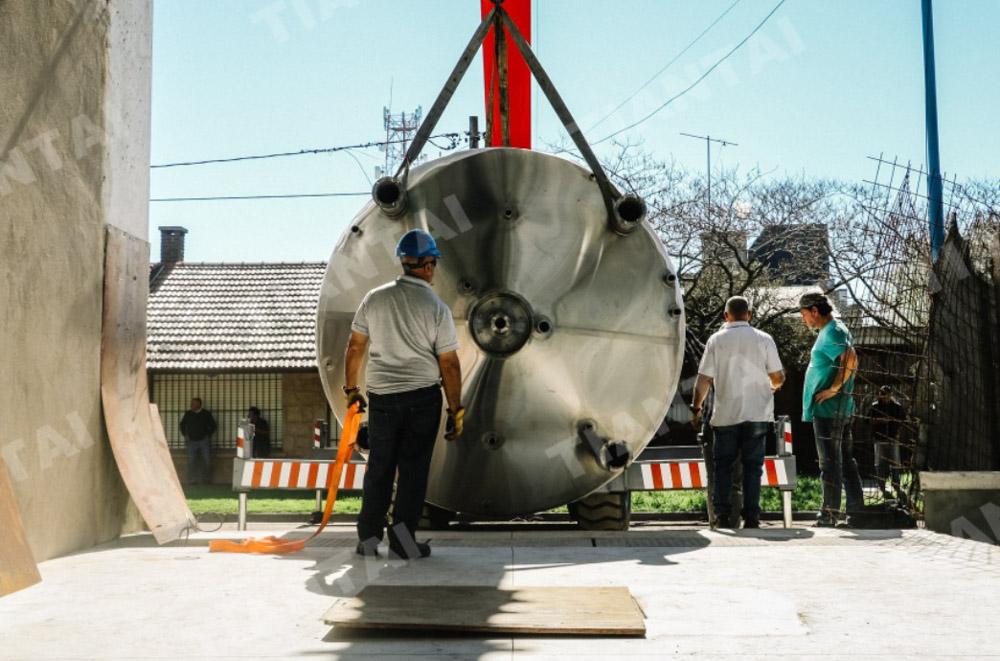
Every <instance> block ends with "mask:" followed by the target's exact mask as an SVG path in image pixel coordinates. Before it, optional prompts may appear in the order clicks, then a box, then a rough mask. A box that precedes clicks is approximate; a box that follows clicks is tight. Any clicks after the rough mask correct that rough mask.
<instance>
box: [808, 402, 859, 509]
mask: <svg viewBox="0 0 1000 661" xmlns="http://www.w3.org/2000/svg"><path fill="white" fill-rule="evenodd" d="M813 433H814V434H815V435H816V454H817V456H818V457H819V468H820V479H821V480H822V482H823V508H822V510H821V511H820V519H824V520H826V521H836V520H837V517H838V515H839V514H840V491H841V489H842V488H846V490H847V512H848V514H850V513H851V512H857V511H860V510H861V509H862V508H863V507H864V494H863V493H862V491H861V474H860V473H859V472H858V462H857V461H855V460H854V437H853V436H852V435H851V425H850V420H849V419H848V418H839V417H838V418H820V417H816V418H813Z"/></svg>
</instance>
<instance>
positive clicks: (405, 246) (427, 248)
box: [396, 230, 441, 259]
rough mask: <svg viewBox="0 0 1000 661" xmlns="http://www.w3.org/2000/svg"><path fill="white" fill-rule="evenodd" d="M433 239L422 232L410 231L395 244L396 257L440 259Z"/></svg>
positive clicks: (439, 253) (439, 252)
mask: <svg viewBox="0 0 1000 661" xmlns="http://www.w3.org/2000/svg"><path fill="white" fill-rule="evenodd" d="M440 256H441V251H440V250H438V247H437V243H436V242H435V241H434V237H433V236H431V235H430V234H428V233H427V232H425V231H423V230H410V231H409V232H407V233H406V234H404V235H403V238H401V239H400V240H399V243H397V244H396V257H416V258H417V259H420V258H422V257H440Z"/></svg>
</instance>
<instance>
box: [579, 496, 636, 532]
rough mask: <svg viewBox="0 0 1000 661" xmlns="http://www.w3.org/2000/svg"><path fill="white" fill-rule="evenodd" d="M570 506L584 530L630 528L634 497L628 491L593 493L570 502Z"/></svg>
mask: <svg viewBox="0 0 1000 661" xmlns="http://www.w3.org/2000/svg"><path fill="white" fill-rule="evenodd" d="M568 508H569V515H570V516H571V517H572V518H573V520H574V521H576V523H577V525H578V526H580V528H581V529H583V530H628V525H629V520H630V519H631V518H632V497H631V494H630V493H629V492H627V491H625V492H618V493H597V494H591V495H590V496H586V497H584V498H581V499H580V500H577V501H574V502H572V503H570V504H569V505H568Z"/></svg>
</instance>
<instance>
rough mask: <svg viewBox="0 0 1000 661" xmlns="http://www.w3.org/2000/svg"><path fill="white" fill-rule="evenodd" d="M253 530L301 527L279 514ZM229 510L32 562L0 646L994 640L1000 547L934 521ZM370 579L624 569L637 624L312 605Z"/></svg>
mask: <svg viewBox="0 0 1000 661" xmlns="http://www.w3.org/2000/svg"><path fill="white" fill-rule="evenodd" d="M260 528H261V529H260V530H256V531H251V533H249V534H251V535H260V534H263V533H266V534H283V533H287V534H288V535H289V536H301V535H303V534H307V533H308V530H306V529H298V530H295V529H289V528H288V527H287V524H285V526H284V527H282V526H280V525H269V526H261V527H260ZM242 535H243V534H242V533H236V532H235V531H233V530H231V529H225V530H222V531H219V532H217V533H211V534H208V533H199V534H197V535H193V536H192V538H191V539H190V540H188V541H187V542H186V543H183V542H182V543H177V544H173V545H170V546H167V547H156V546H155V545H154V544H153V543H152V542H151V540H150V538H149V537H148V536H142V535H140V536H134V537H129V538H125V539H122V540H119V541H118V542H116V543H114V544H109V545H105V546H102V547H98V548H95V549H93V550H91V551H88V552H85V553H80V554H76V555H72V556H68V557H64V558H59V559H56V560H51V561H48V562H45V563H42V565H41V566H40V569H41V572H42V576H43V582H42V583H41V584H39V585H37V586H34V587H32V588H30V589H28V590H25V591H23V592H21V593H17V594H14V595H11V596H9V597H6V598H4V599H2V600H0V641H2V644H0V659H19V660H20V659H42V658H44V659H65V658H80V659H123V658H150V659H152V658H160V659H162V658H171V659H173V658H184V659H195V658H209V657H210V658H230V657H231V658H240V659H255V658H314V657H316V656H319V655H323V656H326V657H330V658H354V657H358V658H361V657H365V658H376V657H393V656H396V657H407V658H456V659H457V658H461V659H468V658H480V659H501V658H502V659H509V658H527V657H544V658H559V657H563V656H573V657H576V658H579V659H583V658H602V659H604V658H608V657H610V656H616V657H621V656H635V657H643V656H647V657H658V658H663V657H669V656H680V655H692V654H701V655H705V656H708V657H710V658H727V657H733V658H735V657H737V656H738V657H741V658H746V657H753V656H759V657H760V658H776V657H779V658H780V657H787V658H803V657H807V656H809V657H811V656H816V655H823V656H824V657H825V658H837V656H843V657H844V658H848V657H851V658H857V657H858V656H886V657H892V658H903V657H911V656H921V657H939V658H952V657H959V658H984V657H989V656H990V655H1000V628H998V627H997V626H996V621H997V620H996V614H997V613H1000V547H995V546H990V545H987V544H983V543H979V542H973V541H969V540H960V539H955V538H952V537H946V536H944V535H938V534H935V533H930V532H926V531H916V530H915V531H849V530H829V529H812V528H794V529H792V530H789V531H785V530H782V529H780V528H769V529H764V530H761V531H759V532H755V531H746V532H743V531H739V532H732V531H715V532H712V531H707V530H703V529H694V528H691V529H678V528H676V527H665V526H655V525H646V526H643V527H642V528H641V529H638V530H635V531H629V532H614V533H606V532H602V533H588V532H582V531H575V530H539V531H538V533H537V535H534V536H533V535H532V531H530V530H523V529H520V528H518V529H517V530H514V531H507V532H504V531H496V530H490V531H476V530H471V531H470V530H448V531H442V532H440V533H439V532H436V531H434V532H428V533H427V536H428V537H431V538H434V540H435V542H434V555H432V556H431V557H430V558H429V559H427V560H422V561H416V562H410V563H405V562H401V561H389V560H388V559H386V558H380V559H377V560H366V559H362V558H358V557H357V556H355V555H354V553H353V545H354V541H353V540H354V534H353V530H352V528H351V527H350V526H349V525H336V526H334V527H333V529H332V530H329V531H327V532H324V533H323V535H322V536H321V537H320V539H319V540H318V541H319V543H318V544H317V545H316V546H314V547H310V548H309V549H307V550H306V551H305V552H303V553H301V554H297V555H293V556H285V557H269V556H252V555H227V554H210V553H208V551H207V548H206V547H207V544H208V540H209V539H212V538H234V539H238V538H240V537H242ZM372 583H379V584H398V585H497V586H504V587H513V586H544V585H561V586H572V585H594V586H597V585H624V586H626V587H628V588H629V589H630V590H631V591H632V593H633V595H635V597H636V598H637V600H638V601H639V603H640V605H641V606H642V608H643V610H644V612H645V614H646V617H647V628H648V633H647V636H646V638H644V639H626V640H622V639H601V638H597V639H594V638H586V639H583V638H569V637H541V636H524V637H511V636H494V637H482V636H475V635H470V636H462V635H450V636H448V635H444V636H443V635H440V634H435V635H427V636H423V635H419V634H414V633H406V632H403V633H379V632H340V631H336V630H333V629H331V628H330V627H328V626H326V625H324V624H322V622H321V620H320V618H321V617H322V615H323V613H324V612H325V611H326V610H327V609H328V608H329V607H330V605H331V604H332V602H333V599H334V598H336V597H340V596H353V595H354V594H356V593H357V592H358V591H359V590H361V588H362V587H364V586H365V585H368V584H372Z"/></svg>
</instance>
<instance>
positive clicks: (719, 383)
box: [691, 296, 785, 528]
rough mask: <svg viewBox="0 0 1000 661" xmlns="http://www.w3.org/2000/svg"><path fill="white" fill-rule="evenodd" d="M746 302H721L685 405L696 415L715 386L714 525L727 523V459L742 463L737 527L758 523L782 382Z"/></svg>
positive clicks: (770, 343)
mask: <svg viewBox="0 0 1000 661" xmlns="http://www.w3.org/2000/svg"><path fill="white" fill-rule="evenodd" d="M750 317H751V313H750V304H749V302H748V301H747V299H745V298H743V297H742V296H733V297H732V298H730V299H729V300H728V301H726V311H725V320H726V323H725V324H723V326H722V329H721V330H719V331H717V332H716V333H715V334H714V335H712V337H710V338H709V339H708V342H707V343H705V353H704V355H702V357H701V365H700V366H699V367H698V382H697V384H696V385H695V393H694V401H693V402H692V406H691V409H692V411H693V412H694V414H695V416H696V417H697V416H700V415H701V409H702V405H703V403H704V401H705V398H706V397H707V396H708V390H709V388H710V387H712V386H714V387H715V401H714V404H713V410H712V419H711V420H710V423H711V425H712V432H713V434H714V436H715V439H714V443H713V448H712V449H713V452H714V455H715V457H714V458H715V462H714V463H715V489H714V493H713V494H712V498H713V500H712V505H713V507H714V509H715V519H716V520H715V521H714V522H713V525H715V526H716V527H724V526H728V525H729V518H730V515H731V514H732V512H730V490H731V488H732V481H733V475H732V473H733V463H734V462H735V461H736V459H737V456H738V457H739V458H740V461H741V462H742V464H743V511H742V515H743V527H744V528H759V527H760V480H761V474H762V473H763V471H764V451H765V443H766V439H767V434H768V430H769V429H770V426H771V425H772V424H773V423H774V391H776V390H777V389H778V388H780V387H781V385H782V384H783V383H784V382H785V372H784V370H783V369H782V366H781V360H780V359H779V358H778V347H777V346H776V345H775V343H774V339H773V338H772V337H771V336H770V335H768V334H767V333H765V332H763V331H759V330H757V329H756V328H753V327H752V326H751V325H750Z"/></svg>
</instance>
